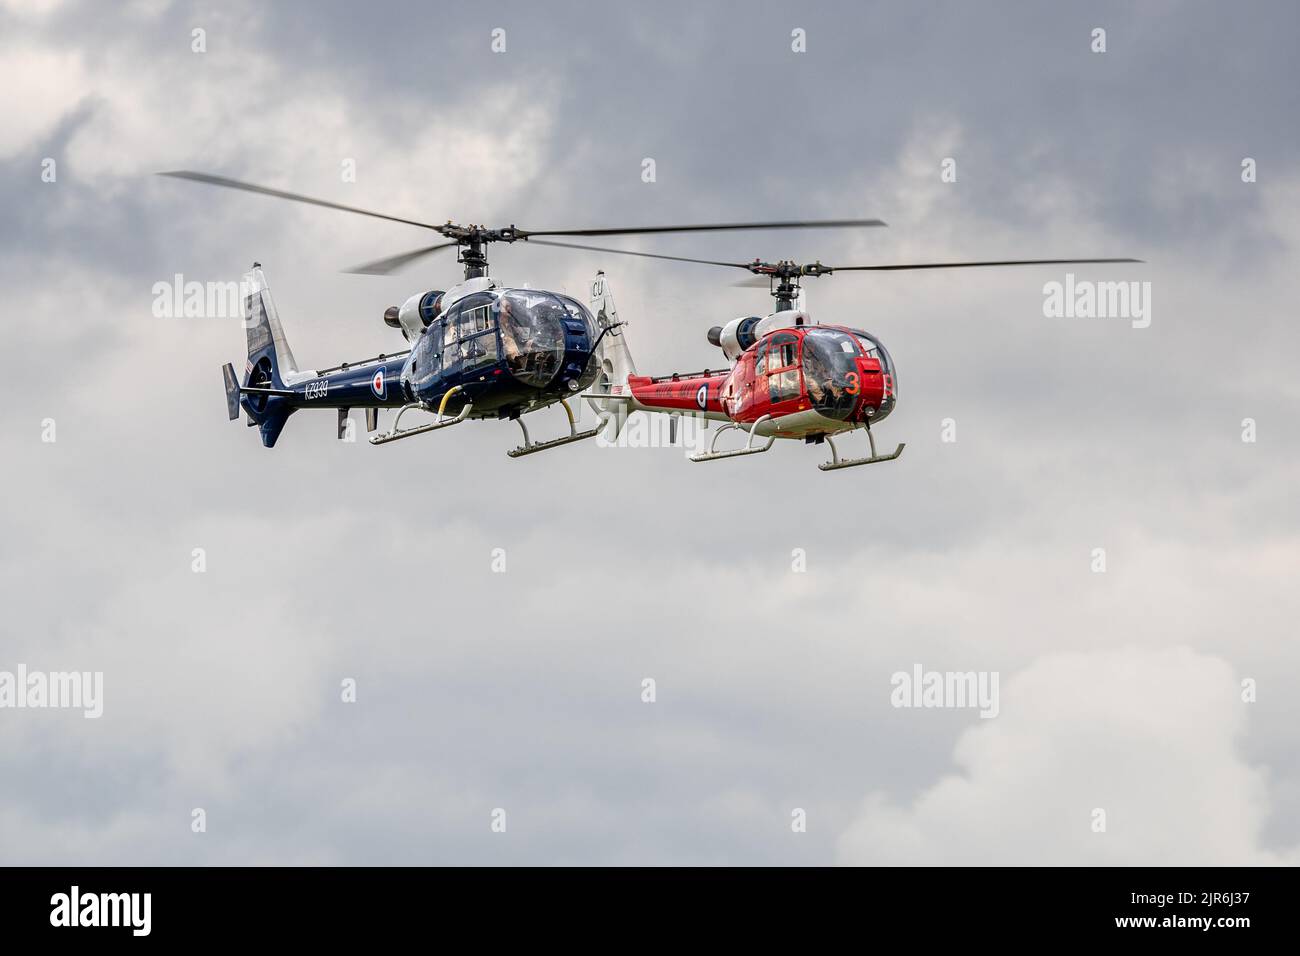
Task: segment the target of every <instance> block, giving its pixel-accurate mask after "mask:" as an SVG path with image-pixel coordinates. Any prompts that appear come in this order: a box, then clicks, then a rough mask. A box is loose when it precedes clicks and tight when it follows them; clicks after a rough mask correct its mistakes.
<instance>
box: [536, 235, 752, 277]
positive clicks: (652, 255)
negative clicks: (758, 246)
mask: <svg viewBox="0 0 1300 956" xmlns="http://www.w3.org/2000/svg"><path fill="white" fill-rule="evenodd" d="M530 235H536V233H530ZM527 241H528V242H529V243H535V244H536V245H539V246H559V247H561V248H563V249H585V250H587V251H588V252H612V253H615V254H616V255H620V256H641V257H642V258H644V259H668V260H671V261H672V262H698V263H699V264H700V265H704V266H730V267H731V268H733V269H748V268H749V263H747V262H718V261H717V260H714V259H692V258H691V257H690V256H669V255H664V254H663V253H660V252H638V251H637V250H635V249H611V248H609V247H608V246H584V245H580V244H579V243H576V242H555V241H554V240H552V239H528V240H527Z"/></svg>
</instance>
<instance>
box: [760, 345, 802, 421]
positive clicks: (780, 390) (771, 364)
mask: <svg viewBox="0 0 1300 956" xmlns="http://www.w3.org/2000/svg"><path fill="white" fill-rule="evenodd" d="M798 354H799V340H798V338H796V337H795V336H793V335H790V334H789V333H786V332H783V333H781V334H780V335H776V336H773V337H772V339H771V340H770V341H769V342H768V346H767V386H768V399H769V401H771V402H772V404H773V405H775V404H776V403H777V402H786V401H789V400H790V399H794V398H798V397H799V368H798V366H797V364H796V361H795V360H796V358H797V356H798Z"/></svg>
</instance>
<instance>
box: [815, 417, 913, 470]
mask: <svg viewBox="0 0 1300 956" xmlns="http://www.w3.org/2000/svg"><path fill="white" fill-rule="evenodd" d="M867 440H868V441H869V442H871V457H870V458H841V457H840V453H839V451H838V450H837V449H836V447H835V439H833V438H831V436H830V435H827V436H826V444H828V445H830V446H831V460H830V461H824V462H822V463H821V464H820V465H818V466H817V467H818V468H820V469H821V470H822V471H835V470H837V469H840V468H854V467H856V466H858V465H874V464H875V463H876V462H878V461H893V460H894V459H895V458H897V457H898V456H899V455H901V454H902V453H903V449H904V448H906V447H907V445H906V443H903V442H900V443H899V445H898V447H897V448H895V449H894V453H893V454H892V455H877V454H876V436H875V435H873V434H871V426H870V425H868V426H867Z"/></svg>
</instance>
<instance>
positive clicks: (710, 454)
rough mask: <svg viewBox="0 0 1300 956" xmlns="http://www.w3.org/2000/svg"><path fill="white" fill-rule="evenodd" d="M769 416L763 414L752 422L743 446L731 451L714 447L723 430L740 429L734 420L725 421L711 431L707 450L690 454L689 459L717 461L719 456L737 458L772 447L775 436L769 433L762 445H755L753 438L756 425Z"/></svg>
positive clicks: (759, 453)
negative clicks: (711, 435)
mask: <svg viewBox="0 0 1300 956" xmlns="http://www.w3.org/2000/svg"><path fill="white" fill-rule="evenodd" d="M771 417H772V416H771V415H764V416H763V417H762V418H760V419H759V420H758V421H756V422H754V424H752V425H750V426H749V438H748V439H747V440H746V441H745V447H744V448H733V449H732V450H731V451H715V450H714V449H716V448H717V446H718V439H719V438H721V437H722V434H723V432H726V431H729V430H730V429H733V428H734V429H736V430H737V431H740V430H741V428H740V425H739V424H737V423H736V422H727V424H725V425H723V426H722V427H721V428H719V429H718V430H717V431H716V432H714V433H713V439H712V440H711V441H710V442H709V450H708V451H704V452H700V453H699V454H698V455H691V461H717V460H718V459H719V458H738V457H740V456H741V455H761V454H762V453H763V452H765V451H767V450H768V449H769V448H771V447H772V443H773V442H774V441H776V436H775V435H769V436H768V438H767V443H766V444H764V445H755V444H754V438H755V437H756V435H757V432H758V426H759V425H761V424H763V423H764V422H765V421H767V420H768V419H769V418H771Z"/></svg>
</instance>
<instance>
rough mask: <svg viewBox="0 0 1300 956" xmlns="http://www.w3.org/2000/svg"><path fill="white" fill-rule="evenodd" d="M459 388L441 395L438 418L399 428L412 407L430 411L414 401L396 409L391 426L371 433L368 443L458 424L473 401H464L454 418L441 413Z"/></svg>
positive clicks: (468, 411)
mask: <svg viewBox="0 0 1300 956" xmlns="http://www.w3.org/2000/svg"><path fill="white" fill-rule="evenodd" d="M460 390H461V387H460V386H459V385H457V386H455V387H454V388H451V389H449V390H448V391H447V394H445V395H443V396H442V401H441V402H440V403H439V405H438V419H437V421H434V422H430V423H429V424H428V425H417V426H416V427H415V428H399V427H398V425H399V424H400V423H401V421H402V416H403V415H404V414H405V413H406V412H409V411H411V410H412V409H419V410H421V411H426V412H427V411H431V409H430V408H429V407H428V406H426V405H424V404H423V403H421V402H416V403H414V404H411V405H403V406H402V407H401V408H399V409H398V410H397V416H396V417H395V418H394V419H393V425H392V427H391V428H390V429H389V430H388V431H386V432H383V433H381V434H379V435H372V436H371V438H370V444H372V445H386V444H388V442H390V441H397V440H398V439H399V438H410V437H411V436H412V435H423V434H424V433H425V432H436V431H437V430H438V429H439V428H450V427H451V426H452V425H459V424H460V423H461V422H463V421H464V420H465V419H466V418H468V417H469V413H470V409H472V408H473V407H474V403H473V402H466V403H465V407H464V408H462V409H461V410H460V414H459V415H457V416H456V417H455V418H445V417H444V416H443V413H444V412H445V411H446V410H447V400H448V399H450V398H451V397H452V396H453V395H455V394H456V393H457V392H459V391H460Z"/></svg>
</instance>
